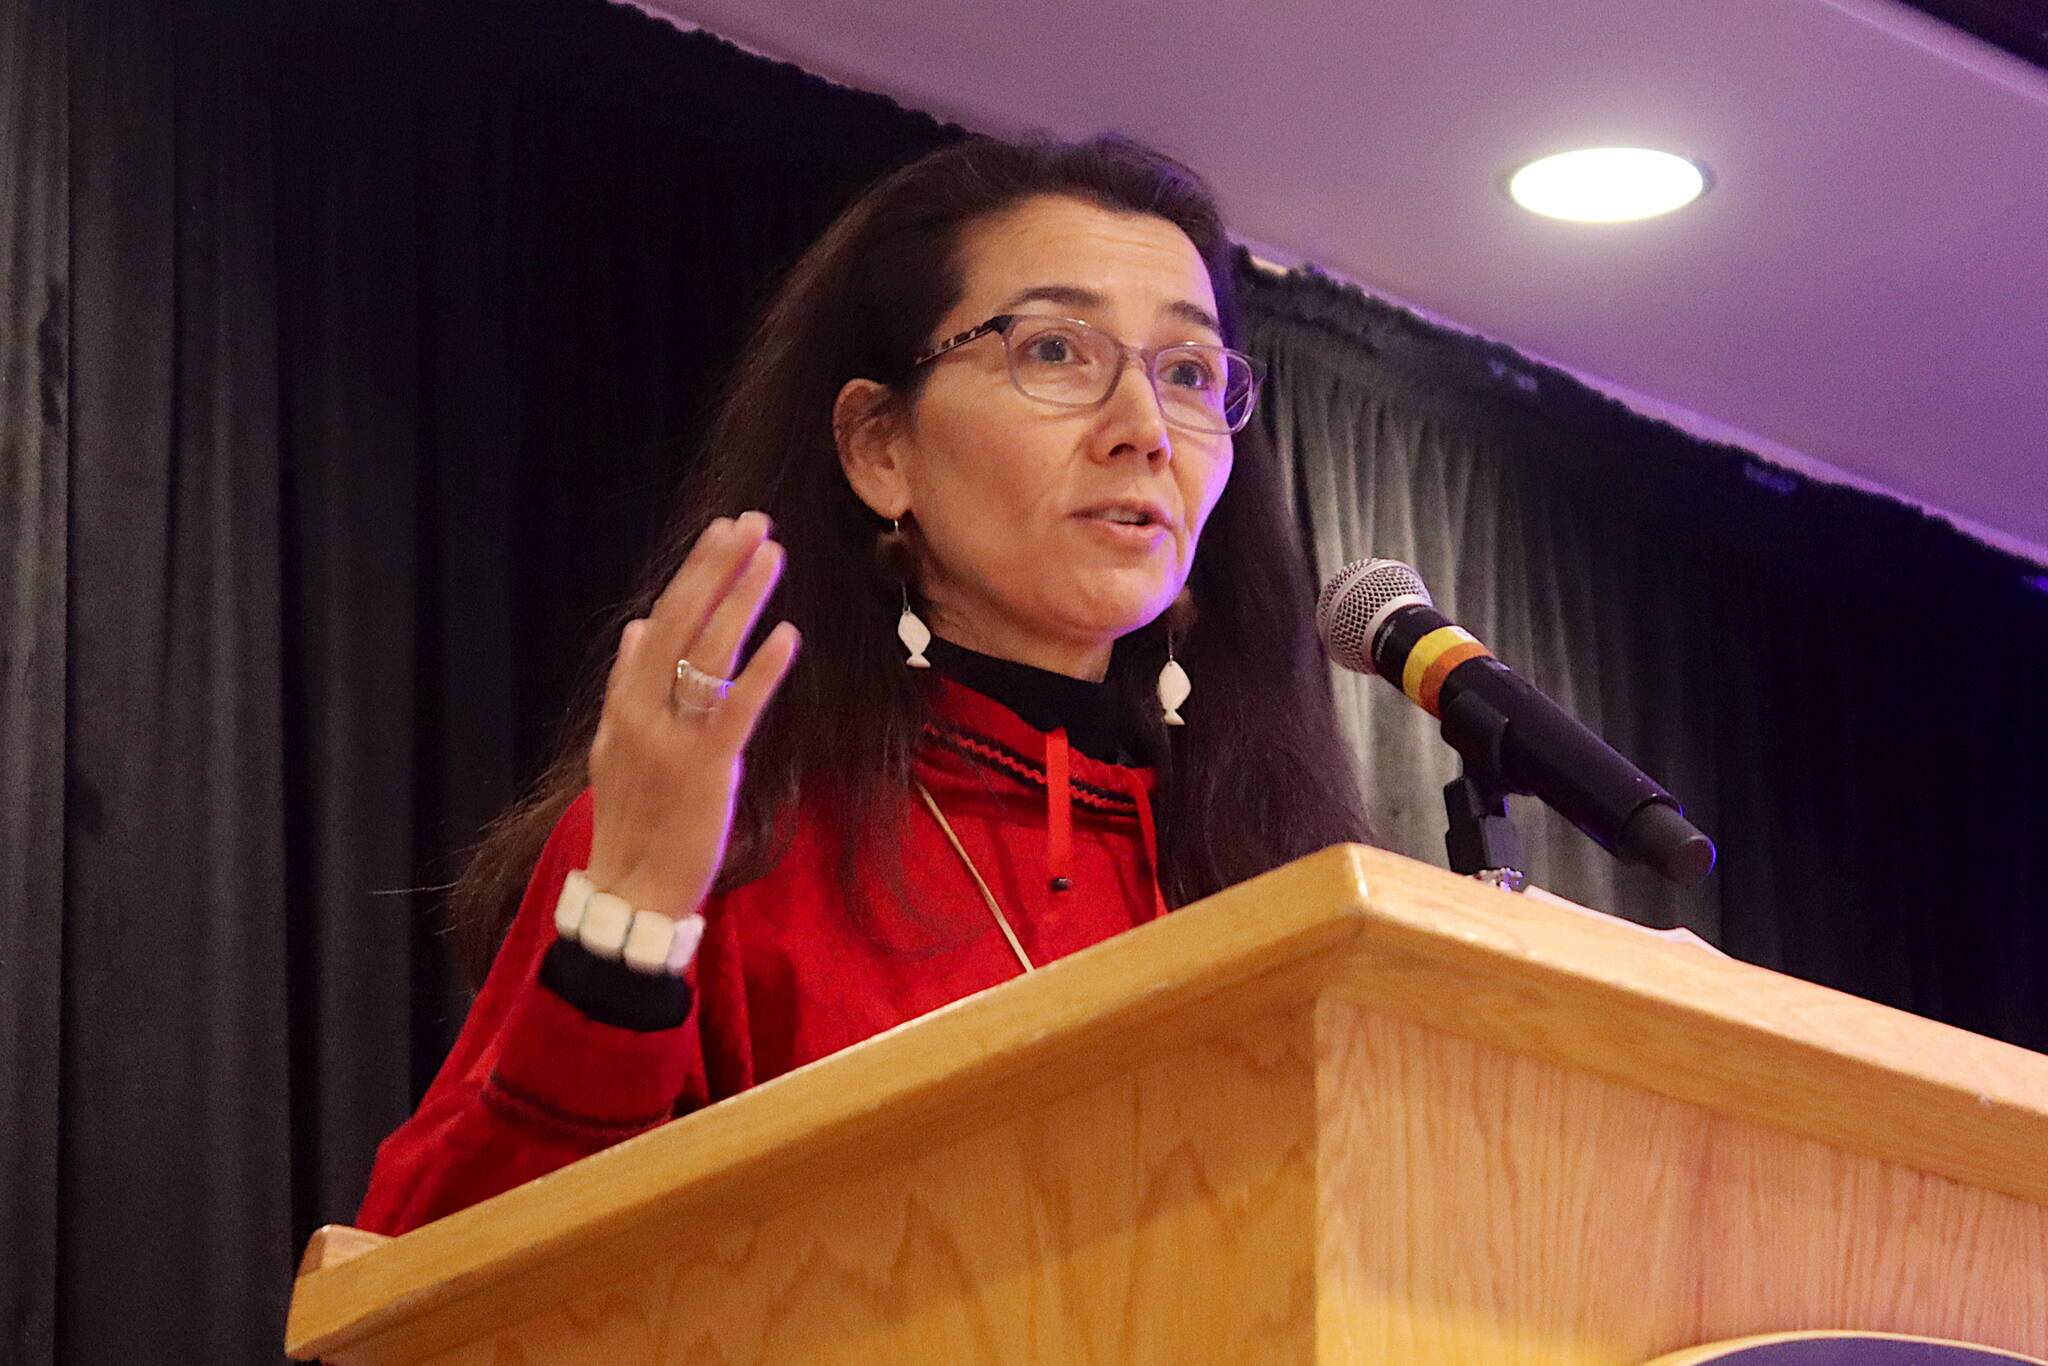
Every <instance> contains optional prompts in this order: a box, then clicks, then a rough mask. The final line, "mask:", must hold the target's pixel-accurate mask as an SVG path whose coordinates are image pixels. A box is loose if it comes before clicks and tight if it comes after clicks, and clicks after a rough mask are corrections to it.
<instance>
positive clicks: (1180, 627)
mask: <svg viewBox="0 0 2048 1366" xmlns="http://www.w3.org/2000/svg"><path fill="white" fill-rule="evenodd" d="M1194 620H1195V599H1194V597H1193V595H1192V594H1190V593H1189V592H1188V590H1187V589H1186V588H1185V587H1183V588H1182V589H1181V590H1180V596H1179V597H1177V598H1175V599H1174V600H1173V606H1171V607H1169V608H1167V609H1166V614H1165V624H1166V664H1165V667H1163V668H1161V669H1160V670H1159V708H1160V711H1161V712H1162V713H1163V717H1162V719H1163V720H1164V721H1165V722H1166V724H1167V725H1169V726H1185V725H1186V724H1187V722H1186V721H1185V720H1183V719H1182V718H1181V714H1180V704H1181V703H1183V702H1185V701H1187V700H1188V694H1189V693H1191V692H1193V691H1194V684H1193V683H1192V682H1190V681H1189V679H1188V671H1187V670H1186V669H1183V668H1182V667H1181V666H1180V661H1179V660H1178V659H1175V658H1174V657H1173V647H1174V641H1175V640H1176V639H1177V638H1178V637H1179V636H1180V634H1181V632H1183V631H1185V630H1187V628H1188V627H1189V626H1191V625H1193V624H1194Z"/></svg>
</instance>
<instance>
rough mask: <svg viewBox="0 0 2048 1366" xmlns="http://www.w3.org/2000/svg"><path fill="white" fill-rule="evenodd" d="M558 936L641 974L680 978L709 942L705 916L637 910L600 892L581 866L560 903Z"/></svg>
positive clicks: (565, 883) (565, 881)
mask: <svg viewBox="0 0 2048 1366" xmlns="http://www.w3.org/2000/svg"><path fill="white" fill-rule="evenodd" d="M555 933H557V934H559V935H561V937H562V938H564V939H567V940H569V941H571V942H572V943H577V944H581V945H582V946H583V947H584V948H586V949H588V950H589V951H590V952H591V953H593V954H595V955H596V956H597V957H599V958H603V959H606V960H608V961H610V962H621V963H624V964H625V965H626V966H627V967H629V968H631V969H633V971H635V972H644V973H646V974H648V975H649V976H654V975H657V974H662V973H666V974H667V975H668V976H670V977H680V976H682V975H683V973H684V972H686V971H687V970H688V969H689V966H690V964H691V963H692V962H693V961H695V960H696V957H697V946H698V945H699V944H702V943H703V942H704V917H703V916H701V915H699V914H697V913H696V912H695V911H692V912H691V913H690V914H688V915H686V916H683V917H682V918H681V919H677V918H676V917H675V916H672V915H663V914H662V913H661V912H660V911H642V910H635V909H634V908H633V906H632V905H631V903H629V902H628V901H627V900H626V899H625V898H624V897H620V896H614V895H613V894H612V893H610V892H600V891H599V890H597V887H596V886H595V885H594V884H593V883H592V882H591V880H590V877H589V875H588V874H587V873H586V872H584V870H582V869H581V868H579V869H577V870H576V871H574V872H572V873H570V874H569V876H568V877H567V878H565V879H563V882H562V896H561V899H560V900H558V901H557V902H556V903H555Z"/></svg>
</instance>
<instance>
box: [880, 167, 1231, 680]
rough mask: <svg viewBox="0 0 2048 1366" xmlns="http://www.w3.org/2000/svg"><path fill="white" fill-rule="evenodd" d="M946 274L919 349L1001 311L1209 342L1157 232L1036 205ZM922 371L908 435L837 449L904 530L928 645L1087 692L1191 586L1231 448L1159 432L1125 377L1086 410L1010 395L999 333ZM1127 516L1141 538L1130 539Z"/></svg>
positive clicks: (1130, 377) (1011, 215) (1182, 260)
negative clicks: (1001, 661)
mask: <svg viewBox="0 0 2048 1366" xmlns="http://www.w3.org/2000/svg"><path fill="white" fill-rule="evenodd" d="M961 265H962V268H963V292H962V295H961V298H960V301H959V303H958V304H957V305H956V306H955V307H954V308H953V310H952V311H951V312H950V313H948V314H947V315H946V316H945V317H944V318H943V319H941V320H940V323H939V325H938V326H937V328H935V329H934V330H933V333H932V336H931V337H930V338H928V339H927V340H928V341H930V342H933V343H935V342H937V341H938V340H939V339H941V338H945V337H949V336H952V335H954V334H956V333H959V332H964V331H966V330H968V329H969V328H972V327H976V326H978V325H980V324H981V323H982V322H984V321H986V320H987V319H988V318H990V317H991V316H994V315H996V314H1001V313H1018V314H1041V315H1046V316H1051V317H1066V318H1079V319H1081V320H1082V321H1084V322H1088V323H1092V324H1094V325H1095V326H1096V327H1098V328H1101V329H1103V330H1104V331H1106V332H1107V333H1109V334H1110V335H1111V336H1113V337H1116V338H1118V339H1119V340H1121V341H1122V342H1123V343H1124V344H1125V345H1126V346H1129V347H1132V348H1134V349H1144V348H1150V347H1156V346H1163V345H1167V344H1169V343H1173V342H1190V341H1199V342H1208V343H1220V342H1221V340H1222V338H1221V336H1220V335H1219V333H1218V331H1217V328H1216V323H1215V315H1216V300H1215V295H1214V293H1213V291H1212V290H1211V289H1210V285H1209V275H1208V271H1207V270H1206V269H1205V268H1204V266H1203V264H1202V258H1201V257H1200V256H1199V255H1198V254H1197V253H1196V251H1195V247H1194V244H1193V243H1192V242H1191V241H1189V240H1188V237H1187V235H1186V234H1185V233H1183V232H1182V231H1181V230H1180V229H1179V228H1177V227H1175V226H1174V225H1173V224H1171V223H1169V222H1167V221H1166V220H1165V219H1163V218H1155V217H1151V216H1148V215H1142V214H1128V213H1120V212H1113V211H1111V210H1107V209H1103V208H1099V207H1097V206H1095V205H1093V204H1090V203H1088V202H1086V201H1083V200H1079V199H1070V198H1066V197H1063V196H1060V197H1055V196H1042V197H1039V198H1035V199H1030V200H1027V201H1025V202H1024V203H1022V204H1020V205H1018V206H1017V207H1015V208H1013V209H1010V210H1008V211H1006V212H1004V213H1003V214H1001V215H999V216H997V217H994V218H991V219H988V220H986V221H984V222H982V223H980V224H978V225H976V226H975V227H973V228H971V229H970V230H969V231H968V233H967V234H966V235H965V237H964V239H963V241H962V244H961ZM928 370H929V372H930V373H928V374H927V375H926V376H925V381H926V382H925V385H924V388H923V391H922V392H921V393H920V394H919V396H918V398H917V400H916V402H915V404H914V405H913V406H912V409H911V411H910V412H909V414H908V415H907V418H905V419H904V420H902V421H900V422H895V423H890V424H886V425H885V426H884V428H882V429H881V431H880V432H878V433H877V434H873V435H871V436H870V437H869V438H867V439H865V440H863V441H859V442H855V443H851V444H852V446H853V447H855V449H854V450H853V451H852V452H851V453H850V454H849V455H848V459H847V462H846V465H847V472H848V476H849V477H850V478H851V479H852V480H853V481H854V486H855V488H856V490H857V491H859V492H860V494H861V496H862V497H863V498H864V499H865V500H866V501H867V503H868V505H869V506H870V507H872V508H874V509H875V510H876V511H877V512H879V513H881V514H882V515H884V516H892V517H893V516H904V515H908V516H912V517H915V519H916V524H917V528H918V531H919V533H920V535H919V541H920V546H919V550H920V561H919V578H918V586H919V588H920V590H921V591H922V592H923V594H924V596H925V598H926V600H927V601H928V602H929V603H930V605H931V609H932V612H931V615H932V616H933V621H932V623H931V624H932V627H933V629H934V630H936V631H938V632H939V633H940V634H941V635H944V636H945V637H946V638H948V639H949V640H952V641H954V642H955V643H956V644H960V645H965V646H967V647H968V648H970V649H976V650H980V651H983V652H984V653H987V654H994V655H999V656H1002V657H1004V658H1008V659H1015V660H1019V661H1021V662H1024V663H1028V664H1036V665H1038V666H1040V667H1042V668H1049V669H1054V670H1057V671H1059V672H1062V673H1069V674H1074V675H1076V676H1080V677H1092V678H1100V677H1101V676H1102V674H1103V672H1104V670H1105V669H1106V668H1107V666H1108V662H1109V650H1110V646H1111V645H1112V644H1113V643H1114V642H1115V641H1116V639H1117V637H1119V636H1121V635H1124V634H1125V633H1127V632H1129V631H1132V630H1134V629H1136V628H1137V627H1139V626H1142V625H1144V624H1145V623H1147V622H1149V621H1151V620H1152V619H1154V618H1155V617H1157V616H1158V615H1159V614H1160V613H1161V612H1162V611H1164V610H1165V609H1166V607H1167V606H1168V605H1169V604H1170V603H1171V602H1172V601H1173V599H1174V597H1175V595H1176V594H1178V593H1179V592H1180V589H1181V585H1182V584H1183V583H1184V582H1185V581H1186V580H1187V576H1188V569H1189V567H1190V565H1192V564H1193V562H1194V557H1195V547H1196V545H1197V543H1198V542H1199V541H1200V539H1201V534H1202V528H1203V526H1204V524H1205V523H1206V522H1207V521H1208V518H1209V513H1210V511H1211V510H1212V509H1214V507H1215V506H1216V499H1217V497H1218V496H1219V495H1220V494H1221V493H1222V492H1223V486H1224V483H1225V482H1226V481H1227V480H1228V479H1229V478H1230V464H1231V455H1232V448H1231V439H1230V437H1229V436H1227V435H1210V434H1206V433H1199V432H1190V431H1185V430H1183V429H1181V428H1178V427H1170V426H1168V425H1167V424H1166V422H1165V421H1164V419H1163V418H1162V417H1161V414H1160V408H1159V401H1158V399H1157V397H1156V396H1155V395H1154V393H1153V389H1152V385H1151V383H1150V382H1149V381H1148V379H1147V377H1146V374H1145V371H1144V368H1143V366H1142V365H1141V364H1139V363H1137V362H1135V361H1134V362H1131V363H1129V364H1127V365H1126V366H1125V368H1124V370H1123V372H1122V373H1121V374H1120V375H1119V377H1118V379H1117V384H1116V388H1115V389H1114V390H1113V391H1112V392H1111V394H1110V396H1109V398H1108V400H1107V401H1106V402H1104V403H1102V404H1101V405H1099V406H1096V407H1088V408H1071V407H1060V406H1058V405H1055V404H1051V403H1046V402H1042V401H1040V400H1037V399H1033V398H1027V397H1026V396H1025V395H1023V394H1021V393H1019V392H1018V391H1017V389H1016V387H1015V386H1014V385H1013V384H1012V383H1011V382H1010V377H1009V371H1008V369H1007V366H1006V363H1005V360H1004V351H1003V339H1002V338H1001V337H999V336H995V335H989V336H985V337H982V338H980V339H978V340H976V341H973V342H970V343H968V344H966V345H965V346H962V347H960V348H959V349H958V350H955V351H951V352H949V353H947V354H946V355H944V356H941V357H939V358H938V359H937V360H935V361H932V362H931V363H930V365H929V366H928ZM855 383H856V384H858V383H860V382H859V381H856V382H855ZM852 387H853V386H849V389H851V388H852ZM1134 510H1143V514H1144V515H1145V516H1146V517H1148V518H1149V519H1150V523H1149V525H1144V526H1132V525H1128V524H1127V522H1128V520H1129V516H1130V514H1131V512H1132V511H1134ZM1119 517H1121V518H1123V519H1124V520H1123V521H1122V522H1120V521H1119V520H1118V518H1119Z"/></svg>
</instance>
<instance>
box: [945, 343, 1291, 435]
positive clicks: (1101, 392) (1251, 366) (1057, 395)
mask: <svg viewBox="0 0 2048 1366" xmlns="http://www.w3.org/2000/svg"><path fill="white" fill-rule="evenodd" d="M990 333H995V334H997V335H999V336H1001V337H1002V339H1003V356H1004V359H1005V360H1007V361H1008V362H1009V367H1010V383H1012V384H1014V385H1016V386H1017V392H1018V393H1020V394H1022V395H1024V397H1026V398H1035V399H1038V400H1039V401H1040V402H1043V403H1057V404H1059V405H1060V406H1061V407H1064V408H1093V407H1095V406H1097V405H1098V404H1102V403H1107V402H1108V401H1109V396H1110V395H1111V394H1113V393H1115V392H1116V385H1117V380H1118V379H1119V378H1121V377H1122V375H1123V372H1124V365H1125V363H1126V362H1128V361H1129V360H1130V358H1131V357H1133V356H1136V357H1137V358H1138V359H1139V360H1141V361H1143V362H1144V363H1145V375H1146V378H1147V379H1149V380H1150V381H1151V382H1152V392H1153V393H1154V394H1155V395H1156V396H1157V397H1158V399H1159V411H1160V414H1161V415H1162V416H1164V417H1165V419H1166V420H1167V422H1169V423H1171V424H1172V425H1173V426H1176V427H1180V428H1184V429H1185V430H1187V431H1191V432H1206V433H1210V434H1212V435H1216V436H1223V435H1227V434H1229V433H1231V432H1235V431H1240V430H1242V429H1243V427H1244V424H1245V423H1247V422H1249V421H1251V418H1252V408H1253V407H1254V406H1255V405H1256V404H1257V403H1258V399H1259V373H1258V366H1257V364H1256V363H1255V362H1254V361H1253V360H1252V358H1251V357H1250V356H1247V355H1245V354H1244V353H1243V352H1241V351H1232V350H1230V349H1229V348H1228V347H1224V346H1208V345H1205V344H1203V343H1201V342H1176V343H1175V344H1173V345H1172V346H1154V347H1149V348H1147V349H1145V350H1142V351H1141V350H1139V349H1137V348H1136V347H1130V346H1125V345H1124V344H1123V343H1122V342H1120V341H1118V340H1117V339H1116V338H1115V337H1112V336H1110V335H1109V333H1107V332H1105V331H1103V330H1102V329H1101V328H1099V327H1097V326H1095V325H1094V324H1093V323H1084V322H1082V321H1081V320H1080V319H1078V318H1048V317H1040V316H1038V315H1036V314H1031V313H999V314H997V315H996V316H995V317H993V318H990V319H989V320H988V321H987V322H985V323H983V324H981V325H980V326H979V327H970V328H968V329H967V330H966V331H965V332H962V333H959V334H958V335H957V336H952V337H948V338H946V340H944V341H942V342H940V343H939V344H938V345H937V346H934V347H933V348H931V350H929V351H926V352H925V353H924V354H923V355H921V356H919V357H918V358H917V359H916V360H915V361H913V362H912V365H913V367H915V366H919V365H924V364H927V363H928V362H930V361H935V360H937V359H938V358H939V357H940V356H943V355H945V354H946V353H947V352H948V351H953V350H957V349H958V348H960V347H962V346H965V345H967V343H969V342H971V341H975V340H978V339H979V338H982V337H986V336H988V335H989V334H990Z"/></svg>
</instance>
